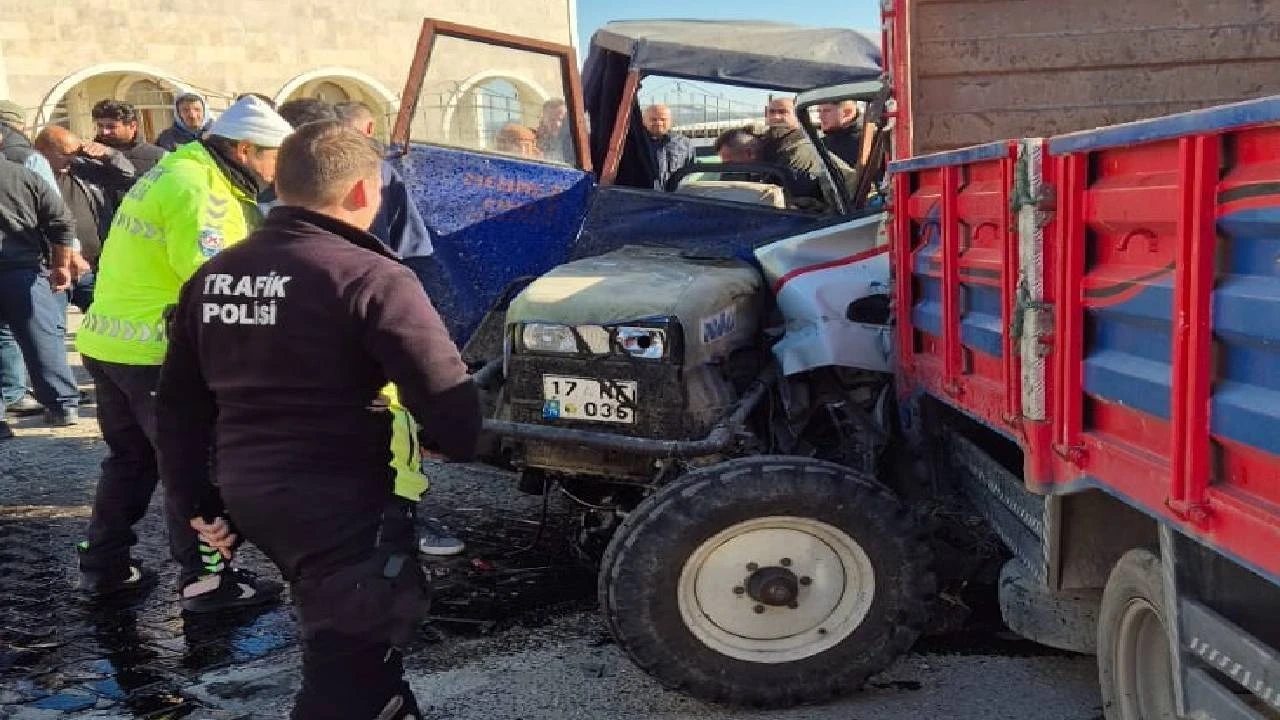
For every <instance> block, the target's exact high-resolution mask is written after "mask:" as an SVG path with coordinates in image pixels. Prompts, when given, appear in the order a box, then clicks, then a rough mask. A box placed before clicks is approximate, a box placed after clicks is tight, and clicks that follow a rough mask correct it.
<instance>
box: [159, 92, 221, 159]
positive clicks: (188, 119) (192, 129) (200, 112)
mask: <svg viewBox="0 0 1280 720" xmlns="http://www.w3.org/2000/svg"><path fill="white" fill-rule="evenodd" d="M209 125H210V120H209V108H208V107H207V106H206V105H205V102H204V98H202V97H200V96H199V95H197V94H195V93H183V94H181V95H179V96H178V97H177V99H175V100H174V101H173V126H172V127H170V128H169V129H167V130H165V131H164V132H162V133H160V137H157V138H156V144H157V145H159V146H160V147H162V148H164V149H165V150H168V151H170V152H172V151H174V150H177V149H178V146H179V145H186V144H187V143H189V142H193V141H195V140H199V139H200V137H201V136H202V135H204V131H205V130H208V129H209Z"/></svg>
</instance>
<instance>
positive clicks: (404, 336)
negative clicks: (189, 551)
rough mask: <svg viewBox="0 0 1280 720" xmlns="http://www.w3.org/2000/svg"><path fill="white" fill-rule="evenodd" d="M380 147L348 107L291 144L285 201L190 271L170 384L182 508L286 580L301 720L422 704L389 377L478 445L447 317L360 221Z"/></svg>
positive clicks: (373, 185)
mask: <svg viewBox="0 0 1280 720" xmlns="http://www.w3.org/2000/svg"><path fill="white" fill-rule="evenodd" d="M381 160H382V158H381V155H380V153H379V152H378V151H377V149H376V148H375V147H374V145H373V144H371V143H370V142H369V141H368V139H367V138H365V137H363V136H362V135H361V134H360V133H358V132H356V131H355V130H353V129H351V128H349V127H347V126H346V125H345V124H343V123H341V122H338V121H322V122H313V123H308V124H306V125H303V126H302V127H300V128H298V130H297V131H296V132H295V133H294V134H293V135H292V136H290V137H289V138H288V139H287V140H286V141H285V142H284V145H283V146H282V147H281V149H280V155H279V162H278V166H277V172H276V187H277V191H278V192H279V194H280V198H281V200H282V202H283V205H282V206H280V207H277V208H275V209H274V210H272V212H271V215H270V216H269V217H268V218H267V220H266V223H265V224H264V225H263V226H262V227H261V228H260V229H258V230H257V231H256V232H254V233H253V234H252V235H250V236H249V238H248V239H246V240H245V241H244V242H242V243H240V244H238V245H236V246H234V247H231V248H229V249H227V250H225V251H224V252H222V253H219V254H218V255H217V256H216V257H214V258H213V259H212V260H210V261H209V262H208V263H206V264H205V265H204V266H203V267H201V268H200V270H199V271H197V272H196V274H195V275H194V276H193V277H192V278H191V280H190V281H189V282H188V283H187V284H186V285H185V286H184V288H183V290H182V295H181V297H180V299H179V301H178V305H177V308H176V310H175V312H174V313H173V315H172V319H171V322H170V324H169V347H168V354H167V356H166V358H165V364H164V367H163V369H162V371H161V378H160V384H159V388H158V390H157V398H156V400H157V406H158V411H159V418H158V420H159V426H160V429H159V441H158V449H159V455H160V468H161V473H162V475H163V477H164V480H165V483H166V487H167V488H168V490H169V492H170V493H171V498H172V501H173V502H174V503H175V508H177V509H180V510H184V511H185V512H186V515H187V516H188V517H190V518H192V526H193V527H195V528H196V529H197V531H198V532H199V533H200V535H201V538H202V540H204V541H205V542H207V543H209V544H210V545H212V546H213V547H216V548H218V549H219V550H221V551H222V552H223V553H224V554H225V555H228V556H230V555H231V554H233V552H234V548H235V545H236V542H237V541H238V535H240V534H243V535H244V537H245V538H246V539H248V540H250V541H252V542H253V543H254V544H255V545H257V546H258V547H259V548H261V549H262V550H263V552H265V553H266V554H267V556H268V557H270V558H271V560H272V561H273V562H275V563H276V565H277V566H278V567H279V568H280V570H281V572H282V573H283V574H284V576H285V578H286V579H288V580H289V582H290V583H291V585H292V594H293V599H294V603H295V605H296V609H297V612H298V616H299V619H300V626H301V627H300V632H301V635H302V644H303V658H302V665H303V680H302V690H301V692H300V693H299V695H298V700H297V705H296V707H295V708H294V711H293V715H292V717H293V718H295V720H330V719H333V720H338V719H341V720H356V719H360V718H378V719H380V720H396V719H401V718H419V717H421V715H420V714H419V712H418V709H417V707H416V704H415V702H414V698H413V694H412V692H411V691H410V690H409V687H408V685H407V684H406V683H405V682H404V680H403V678H402V673H403V669H402V666H401V659H400V654H399V652H398V651H397V650H396V649H395V648H396V647H397V646H399V645H400V644H402V643H403V642H405V641H406V640H407V639H408V638H409V637H411V636H412V635H413V632H414V630H415V629H416V627H417V625H418V623H420V622H421V620H422V618H423V616H424V614H425V611H426V599H427V588H426V579H425V576H424V574H423V572H422V568H421V567H420V566H419V565H418V563H417V560H416V553H415V549H414V547H413V505H412V503H410V502H408V501H405V500H397V499H396V498H395V496H394V494H393V479H394V478H393V472H392V468H391V466H390V464H389V463H388V456H389V452H388V449H387V448H388V445H389V442H390V438H391V435H392V423H391V415H390V413H389V412H388V409H387V406H386V403H385V401H383V400H382V399H381V390H382V388H383V387H384V386H386V385H387V383H388V382H393V383H395V384H396V385H397V386H398V387H399V397H400V402H401V403H402V404H403V405H404V406H405V407H406V408H408V410H409V411H410V412H411V413H412V415H413V417H414V419H416V420H417V421H418V423H420V424H421V426H422V434H423V435H424V436H425V438H426V439H427V440H428V441H429V444H428V448H429V449H431V450H433V451H435V452H438V453H439V454H441V455H443V456H445V457H447V458H449V459H453V460H466V459H469V458H471V457H472V456H473V455H474V453H475V447H476V443H477V440H478V436H479V429H480V420H481V412H480V402H479V391H478V390H477V388H476V387H475V384H474V383H473V382H471V380H470V378H469V377H468V376H467V371H466V367H465V366H464V365H463V363H462V360H461V358H460V357H459V354H458V350H457V348H456V347H455V346H454V345H453V343H452V342H451V341H450V339H449V334H448V331H447V330H446V329H445V327H444V324H443V323H442V322H441V320H440V317H439V315H437V314H436V312H435V310H434V309H433V308H432V306H431V302H430V300H428V299H427V296H426V294H425V293H424V292H423V290H422V286H421V285H420V284H419V283H418V281H417V279H416V278H415V277H414V275H413V273H412V272H410V271H409V270H408V269H407V268H405V267H404V266H402V265H401V264H400V263H399V262H397V261H396V258H395V257H394V256H393V254H392V253H391V252H390V251H389V250H387V249H386V247H385V246H383V244H382V243H381V242H379V241H378V239H377V238H375V237H373V236H372V235H370V234H369V233H368V232H367V231H365V230H364V229H363V228H367V227H368V226H369V224H370V223H371V222H372V221H373V217H374V215H375V214H376V213H377V208H378V201H379V188H380V186H381V180H380V177H379V166H380V164H381ZM211 454H212V458H213V463H212V465H213V467H214V468H215V470H214V472H215V474H216V477H215V478H214V479H213V482H212V483H211V482H210V478H209V477H208V468H209V467H210V457H211ZM224 506H225V507H224Z"/></svg>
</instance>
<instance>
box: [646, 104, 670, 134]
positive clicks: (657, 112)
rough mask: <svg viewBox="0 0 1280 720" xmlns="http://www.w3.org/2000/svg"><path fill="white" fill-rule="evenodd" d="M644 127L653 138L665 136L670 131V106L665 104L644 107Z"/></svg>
mask: <svg viewBox="0 0 1280 720" xmlns="http://www.w3.org/2000/svg"><path fill="white" fill-rule="evenodd" d="M644 129H645V130H647V131H649V136H650V137H652V138H654V139H658V138H664V137H666V136H667V134H668V133H670V132H671V108H669V107H667V106H666V105H650V106H649V107H647V108H645V109H644Z"/></svg>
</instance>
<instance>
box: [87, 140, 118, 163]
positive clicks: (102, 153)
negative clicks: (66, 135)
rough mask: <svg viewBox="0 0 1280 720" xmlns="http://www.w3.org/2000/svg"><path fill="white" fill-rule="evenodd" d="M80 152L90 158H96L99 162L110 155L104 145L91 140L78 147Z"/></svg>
mask: <svg viewBox="0 0 1280 720" xmlns="http://www.w3.org/2000/svg"><path fill="white" fill-rule="evenodd" d="M80 152H82V153H84V154H85V155H88V156H89V157H91V158H97V159H99V160H101V159H103V158H105V157H106V156H108V155H110V154H111V148H109V147H107V146H106V145H103V144H102V143H99V142H93V141H92V140H90V141H89V142H87V143H84V144H83V145H81V146H80Z"/></svg>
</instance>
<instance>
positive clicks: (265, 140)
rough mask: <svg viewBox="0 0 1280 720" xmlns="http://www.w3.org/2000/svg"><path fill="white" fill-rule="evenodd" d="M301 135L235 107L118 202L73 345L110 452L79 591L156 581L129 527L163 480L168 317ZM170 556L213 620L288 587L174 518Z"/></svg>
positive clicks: (236, 238) (255, 219)
mask: <svg viewBox="0 0 1280 720" xmlns="http://www.w3.org/2000/svg"><path fill="white" fill-rule="evenodd" d="M291 132H293V128H292V127H290V126H289V123H287V122H285V121H284V119H283V118H281V117H280V116H279V115H277V114H276V113H275V111H274V110H272V109H271V108H270V107H268V106H267V105H266V104H265V103H263V102H262V101H261V100H258V99H257V98H252V97H251V98H246V99H243V100H241V101H240V102H238V103H236V104H235V105H232V106H231V107H230V108H228V109H227V110H226V111H225V112H223V113H222V115H221V116H220V117H219V118H218V120H217V122H215V123H214V124H213V125H212V126H211V127H210V129H209V133H208V135H207V136H206V137H205V138H203V139H201V140H198V141H196V142H191V143H187V144H186V145H183V146H182V147H181V148H179V149H178V151H177V152H173V153H169V154H168V155H166V156H165V157H164V158H163V159H162V160H160V162H159V163H157V164H156V166H155V167H153V168H152V169H151V170H150V171H149V172H148V173H147V174H146V175H144V176H143V177H142V178H140V179H139V180H138V181H137V183H136V184H134V186H133V188H132V189H131V190H130V191H129V193H128V195H127V196H126V197H125V199H124V201H123V202H121V203H120V207H119V209H118V210H117V211H116V215H115V219H114V221H113V222H112V225H111V230H110V232H109V234H108V235H107V240H106V242H105V243H104V244H103V250H102V256H101V258H100V259H99V261H98V274H97V284H96V287H95V289H94V300H93V304H92V305H91V306H90V307H89V311H88V312H87V313H86V314H85V317H84V322H83V323H82V324H81V326H80V331H79V332H78V333H77V338H76V346H77V348H78V349H79V350H80V353H81V355H83V356H84V366H85V369H86V370H88V371H89V374H90V375H92V376H93V384H94V387H95V388H96V390H97V400H98V424H99V426H100V427H101V429H102V437H103V440H105V441H106V443H107V458H106V460H104V461H103V463H102V478H101V480H99V482H98V489H97V495H96V497H95V499H94V504H93V515H92V517H91V518H90V520H89V527H88V531H87V533H86V535H87V537H86V538H85V540H84V541H83V542H81V543H80V545H79V551H80V552H79V555H80V571H81V574H82V576H83V577H82V582H81V586H82V588H83V589H84V590H85V591H87V592H88V593H89V594H92V595H96V596H101V595H109V594H112V593H117V592H121V591H127V590H133V589H136V588H138V587H141V586H144V585H145V584H147V582H148V580H149V579H150V577H152V576H153V574H152V573H151V572H150V571H146V570H145V569H144V568H143V567H142V565H141V563H139V562H137V561H136V560H132V559H131V558H130V556H129V553H130V548H131V546H132V545H133V544H134V543H135V542H137V536H136V535H135V534H134V532H133V529H132V528H133V525H134V524H136V523H137V522H138V520H140V519H141V518H142V516H143V515H144V514H146V511H147V506H148V505H150V503H151V495H152V493H153V492H154V491H155V487H156V481H157V479H158V473H157V468H156V451H155V447H154V442H155V433H156V419H155V408H154V399H153V397H152V396H153V392H154V390H155V387H156V381H157V380H158V378H159V376H160V364H161V361H162V360H163V359H164V353H165V347H166V344H167V343H166V335H165V328H164V323H163V317H162V316H163V313H164V311H165V309H166V308H167V307H169V306H170V305H173V304H174V303H175V302H177V300H178V290H179V288H181V287H182V283H183V282H184V281H185V280H186V279H187V278H189V277H191V274H192V273H194V272H195V271H196V269H197V268H199V267H200V266H201V265H202V264H204V262H205V261H206V260H208V259H209V258H211V257H213V256H214V255H216V254H218V252H220V251H221V250H222V249H223V248H225V247H229V246H231V245H234V244H235V243H238V242H240V241H241V240H243V239H244V238H245V236H247V235H248V234H249V231H250V230H251V229H252V228H253V227H254V226H256V225H257V224H258V223H259V222H261V220H262V218H261V215H260V213H259V211H258V208H257V205H256V203H255V199H256V198H257V195H258V193H259V192H261V191H262V188H263V187H265V186H266V184H267V183H269V182H270V181H271V179H272V176H273V175H274V173H275V164H276V153H277V148H279V147H280V143H282V142H283V141H284V138H285V137H286V136H287V135H288V134H289V133H291ZM167 511H168V512H167V520H168V529H169V547H170V552H171V554H172V555H173V558H174V559H175V560H176V561H177V562H178V563H179V564H181V566H182V573H181V577H180V584H181V586H182V592H181V603H182V607H183V609H184V610H186V611H188V612H212V611H216V610H221V609H224V608H230V607H242V606H245V605H255V604H260V603H263V602H269V601H272V600H274V599H275V598H276V597H278V596H279V594H280V590H281V587H280V584H279V583H273V582H270V581H267V580H259V579H257V578H254V577H253V576H252V575H251V574H250V573H248V572H247V571H243V570H239V569H233V568H229V567H228V566H227V564H226V563H224V562H222V561H221V558H220V557H219V555H218V553H217V552H209V551H208V550H204V551H202V550H201V549H200V548H199V547H198V544H197V539H196V534H195V533H194V532H192V530H191V527H190V526H189V524H188V522H187V521H188V518H186V517H185V516H182V515H175V514H174V512H173V508H172V507H168V508H167Z"/></svg>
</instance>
